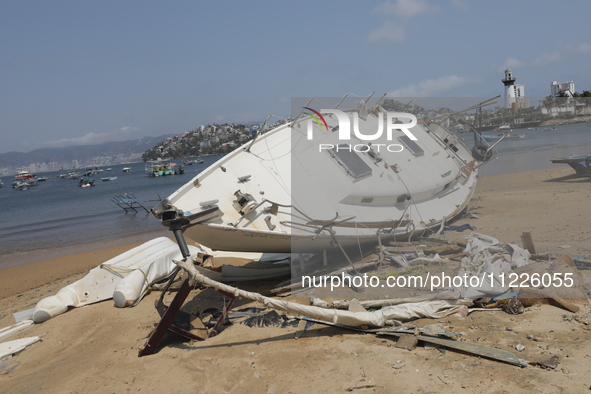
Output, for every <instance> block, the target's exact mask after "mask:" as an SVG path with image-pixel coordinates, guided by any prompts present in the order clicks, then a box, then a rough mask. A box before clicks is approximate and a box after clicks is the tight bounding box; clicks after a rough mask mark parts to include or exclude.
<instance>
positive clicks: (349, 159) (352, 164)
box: [329, 144, 371, 181]
mask: <svg viewBox="0 0 591 394" xmlns="http://www.w3.org/2000/svg"><path fill="white" fill-rule="evenodd" d="M329 152H330V155H331V156H332V157H334V158H335V159H336V160H337V162H338V163H339V164H340V165H342V166H343V167H344V168H345V171H347V173H348V174H349V175H351V176H352V177H353V178H354V179H355V180H356V181H357V180H360V179H363V178H365V177H368V176H370V175H371V168H370V167H369V166H368V165H367V164H366V163H365V162H364V161H363V159H362V158H361V157H359V155H358V154H357V152H355V151H353V148H352V147H351V145H347V144H341V145H338V146H336V147H333V148H332V149H331V150H330V151H329Z"/></svg>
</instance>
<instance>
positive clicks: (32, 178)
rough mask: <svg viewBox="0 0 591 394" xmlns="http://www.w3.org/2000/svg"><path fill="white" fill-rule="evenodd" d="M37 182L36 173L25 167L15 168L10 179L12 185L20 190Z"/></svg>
mask: <svg viewBox="0 0 591 394" xmlns="http://www.w3.org/2000/svg"><path fill="white" fill-rule="evenodd" d="M36 184H37V175H35V174H31V173H30V172H29V171H28V170H26V169H25V168H17V169H16V171H15V173H14V180H13V181H12V187H14V188H17V186H18V187H19V188H20V189H21V190H27V188H28V186H35V185H36Z"/></svg>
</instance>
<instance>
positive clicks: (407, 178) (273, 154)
mask: <svg viewBox="0 0 591 394" xmlns="http://www.w3.org/2000/svg"><path fill="white" fill-rule="evenodd" d="M349 116H353V112H349ZM380 119H381V118H380V117H379V114H378V113H377V112H375V113H374V114H370V115H369V117H368V120H367V121H363V120H359V128H360V129H361V130H363V134H364V135H370V134H371V132H370V130H372V129H375V126H376V124H377V122H379V121H380ZM327 120H328V123H329V124H330V125H329V127H328V129H329V130H330V129H332V130H333V131H334V130H335V129H336V128H335V124H331V122H332V123H334V122H336V120H334V119H329V117H328V116H327ZM309 127H310V126H309V125H308V123H307V122H306V121H305V120H301V121H298V122H297V123H295V124H292V123H289V124H284V125H281V126H279V127H277V128H275V129H272V130H270V131H269V132H267V133H265V134H263V135H261V136H260V137H259V138H258V139H257V140H256V141H255V143H254V144H252V145H251V142H249V143H247V144H246V145H244V146H243V147H240V148H238V149H236V150H235V151H234V152H232V153H230V154H228V155H227V156H225V157H223V158H221V159H220V160H219V161H218V162H216V163H215V164H213V165H212V166H210V167H209V168H207V169H206V170H204V171H203V172H201V173H200V174H199V175H197V176H196V177H195V178H193V179H192V180H191V181H190V182H189V183H187V184H186V185H184V186H182V187H181V188H180V189H179V190H177V191H176V192H174V193H173V194H172V195H171V196H169V197H168V198H167V199H165V200H164V201H163V202H162V203H160V204H159V205H158V206H156V207H155V208H154V209H153V212H154V214H155V215H156V216H157V217H159V218H161V219H162V220H163V221H165V222H166V221H169V219H170V218H171V217H172V216H174V217H175V220H177V219H180V220H184V222H183V232H184V234H185V235H186V236H187V237H188V238H190V239H192V240H194V241H197V242H198V243H200V244H203V245H205V246H207V247H209V248H211V249H218V250H233V251H257V252H288V253H289V252H308V251H318V250H325V249H329V248H334V247H335V246H336V244H337V243H338V244H339V245H340V246H342V247H344V248H346V247H349V246H350V247H358V246H359V245H361V244H364V243H369V242H372V243H375V242H376V241H377V240H378V238H380V239H381V240H386V239H393V238H396V239H404V240H406V239H408V237H410V236H413V235H420V234H422V233H423V232H424V231H425V230H426V229H433V228H438V227H439V226H441V224H442V223H443V222H445V221H447V220H450V219H451V218H453V217H454V216H456V215H457V214H458V213H460V212H461V211H462V210H463V209H464V208H465V206H466V205H467V203H468V202H469V200H470V198H471V196H472V194H473V192H474V188H475V185H476V177H477V171H476V160H475V159H474V158H473V157H472V155H471V154H470V152H469V150H468V148H466V147H465V145H464V144H463V142H462V141H461V140H460V139H459V138H457V137H456V136H455V135H454V134H452V133H450V132H449V131H447V130H446V129H444V128H443V127H441V126H440V125H438V124H436V123H429V124H419V125H417V126H415V127H413V128H412V129H411V131H412V132H413V133H414V134H415V135H416V137H417V141H416V143H414V144H410V143H409V142H408V141H407V140H404V135H403V133H402V131H401V130H397V129H395V130H394V131H395V132H397V134H395V139H394V140H393V141H392V142H396V143H398V142H399V141H400V143H402V142H404V141H405V144H408V145H407V146H406V148H405V149H404V150H402V151H398V152H389V151H388V150H385V149H384V150H381V151H380V150H379V146H378V145H374V146H373V147H371V148H369V149H371V150H372V152H371V153H368V152H358V151H354V152H353V150H354V149H353V144H355V143H359V142H360V141H359V140H357V141H353V142H351V144H350V145H347V146H348V147H349V148H350V149H351V151H350V152H349V153H346V152H345V153H343V154H342V155H339V152H338V150H335V149H333V150H332V151H331V152H332V153H331V152H328V151H327V150H324V151H322V150H320V151H319V144H325V145H330V144H332V145H333V146H339V147H341V146H342V145H341V143H342V141H341V140H339V133H335V132H332V133H331V132H327V131H326V130H321V129H320V128H319V127H317V126H316V125H313V129H312V131H313V133H314V134H313V138H312V140H310V139H308V138H306V136H307V135H309V134H307V133H309V132H310V129H309ZM364 129H366V130H364ZM399 146H402V145H401V144H399ZM376 147H377V148H376ZM411 148H412V149H411ZM347 161H349V164H347ZM351 163H352V164H351ZM348 166H349V167H348ZM356 166H357V167H356ZM356 171H357V172H356ZM171 215H172V216H171Z"/></svg>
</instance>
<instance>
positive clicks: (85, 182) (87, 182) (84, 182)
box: [78, 174, 94, 187]
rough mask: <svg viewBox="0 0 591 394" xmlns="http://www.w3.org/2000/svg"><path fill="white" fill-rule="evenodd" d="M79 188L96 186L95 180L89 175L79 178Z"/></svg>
mask: <svg viewBox="0 0 591 394" xmlns="http://www.w3.org/2000/svg"><path fill="white" fill-rule="evenodd" d="M78 186H80V187H90V186H94V179H93V178H91V177H90V175H89V174H86V175H84V176H81V177H80V178H78Z"/></svg>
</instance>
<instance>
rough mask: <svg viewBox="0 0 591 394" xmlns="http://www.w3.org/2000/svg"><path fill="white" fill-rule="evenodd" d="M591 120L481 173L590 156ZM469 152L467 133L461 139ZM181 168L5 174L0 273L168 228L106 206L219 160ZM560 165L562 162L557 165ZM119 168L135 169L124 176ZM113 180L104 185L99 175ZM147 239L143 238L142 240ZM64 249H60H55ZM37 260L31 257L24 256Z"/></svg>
mask: <svg viewBox="0 0 591 394" xmlns="http://www.w3.org/2000/svg"><path fill="white" fill-rule="evenodd" d="M590 126H591V123H582V124H573V125H563V126H557V127H556V129H555V130H546V129H544V128H538V129H537V130H533V129H532V130H517V132H518V133H520V134H525V135H526V137H525V138H523V139H520V140H508V141H501V142H500V143H499V145H498V146H497V154H498V155H497V158H496V159H494V160H492V161H491V162H489V163H487V164H486V165H484V166H482V167H481V168H480V170H479V171H480V175H481V176H488V175H497V174H504V173H511V172H520V171H532V170H538V169H545V168H552V167H556V166H558V164H552V163H551V162H550V159H553V158H557V157H563V156H569V155H576V154H591V127H590ZM463 139H464V140H465V141H466V143H467V144H468V146H470V147H472V145H473V138H472V135H471V134H465V135H463ZM219 157H220V156H212V157H206V158H204V160H205V163H203V164H195V165H191V166H185V174H184V175H172V176H165V177H159V178H150V177H147V176H145V173H144V164H143V163H135V164H126V165H117V166H112V167H111V169H112V170H111V171H105V172H103V173H102V174H97V175H95V176H94V178H95V180H96V183H95V186H93V187H87V188H81V187H79V186H78V185H77V182H76V181H75V180H71V179H59V178H57V175H58V173H44V174H42V175H43V176H47V177H51V179H48V180H47V181H45V182H39V184H38V186H35V187H31V188H30V189H29V190H26V191H18V190H15V189H13V188H11V187H10V184H11V181H12V177H3V178H2V181H3V182H4V188H0V268H5V267H8V266H11V265H16V264H22V263H25V262H27V261H33V260H34V259H39V258H40V257H41V258H43V257H46V256H51V255H52V253H56V250H57V251H58V252H57V253H59V250H61V249H63V248H64V247H71V246H75V245H87V244H97V243H105V242H113V241H115V240H118V239H121V238H129V237H132V236H141V235H142V234H144V235H146V236H147V235H149V234H152V233H154V232H157V231H160V232H162V233H163V234H167V233H166V229H165V228H164V227H163V226H162V225H161V224H160V222H159V221H158V220H157V219H156V218H154V217H153V216H152V215H151V214H148V213H145V212H143V211H141V212H138V213H125V211H123V210H122V209H121V208H119V207H118V206H117V205H115V204H114V203H113V202H112V201H111V197H112V196H113V195H114V194H123V193H134V195H135V196H136V197H137V198H138V200H139V201H140V202H141V203H142V204H143V205H144V206H145V207H146V208H148V209H150V208H152V207H153V206H155V205H156V204H157V203H158V202H159V201H160V199H163V198H166V197H167V196H168V195H170V194H171V193H172V192H174V191H175V190H176V189H178V188H179V187H180V186H182V185H183V184H184V183H186V182H188V181H189V180H191V179H192V178H193V177H194V176H195V175H197V174H198V173H199V172H201V171H203V170H204V169H205V168H207V167H208V166H209V165H211V164H212V163H214V162H215V161H216V160H218V159H219ZM560 165H562V166H564V165H565V164H560ZM123 167H132V171H131V172H129V173H124V172H123V171H122V168H123ZM107 176H117V180H115V181H110V182H102V181H101V180H100V178H101V177H107ZM146 240H147V239H146ZM56 248H61V249H56ZM31 255H34V258H31V257H27V256H31Z"/></svg>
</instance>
